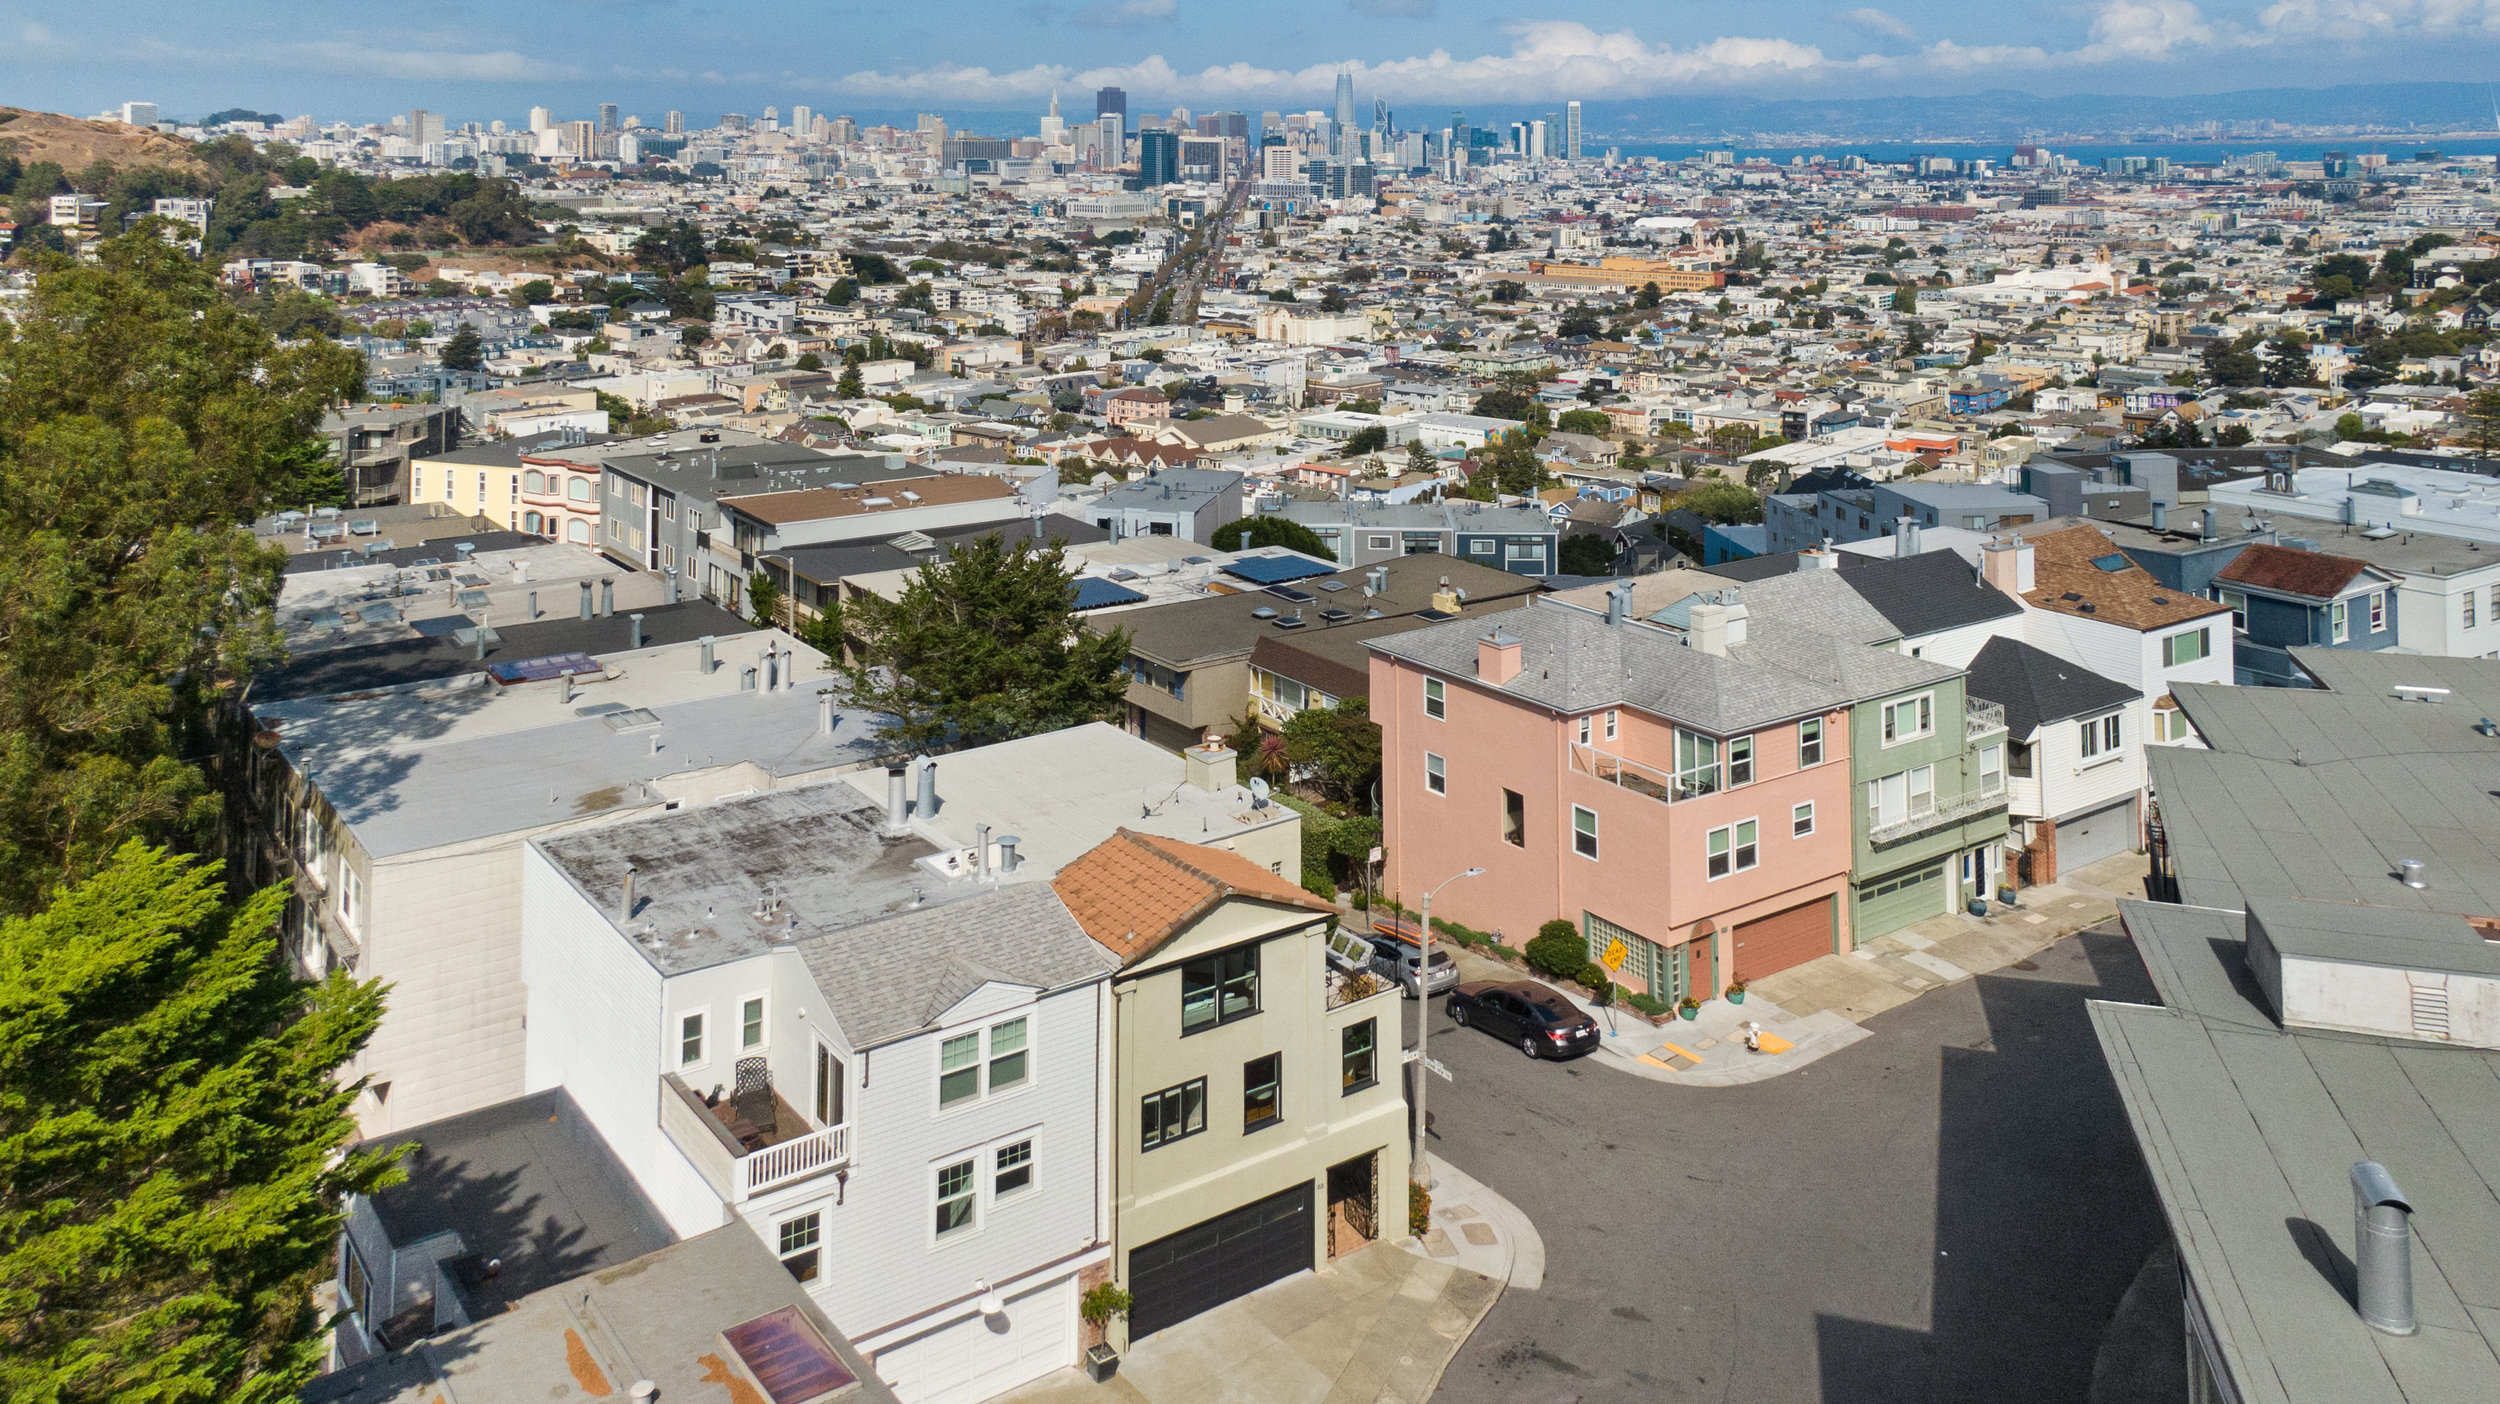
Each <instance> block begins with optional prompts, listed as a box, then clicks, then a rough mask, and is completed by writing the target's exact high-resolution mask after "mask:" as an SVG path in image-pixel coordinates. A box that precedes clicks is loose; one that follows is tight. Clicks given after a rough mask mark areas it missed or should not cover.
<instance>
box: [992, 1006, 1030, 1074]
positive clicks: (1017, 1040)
mask: <svg viewBox="0 0 2500 1404" xmlns="http://www.w3.org/2000/svg"><path fill="white" fill-rule="evenodd" d="M1030 1029H1031V1023H1030V1021H1029V1020H1028V1019H1026V1018H1025V1017H1024V1016H1021V1015H1019V1016H1017V1017H1016V1018H1013V1019H1008V1020H1005V1021H1003V1022H1000V1023H996V1024H992V1025H990V1030H989V1044H990V1058H989V1069H990V1091H992V1092H994V1093H995V1092H1004V1091H1006V1090H1007V1089H1008V1088H1010V1087H1021V1086H1023V1085H1024V1083H1025V1081H1026V1079H1028V1078H1030V1077H1032V1075H1033V1059H1032V1050H1031V1049H1030V1048H1029V1047H1027V1042H1028V1038H1029V1034H1030Z"/></svg>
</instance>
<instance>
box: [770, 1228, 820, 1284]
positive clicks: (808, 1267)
mask: <svg viewBox="0 0 2500 1404" xmlns="http://www.w3.org/2000/svg"><path fill="white" fill-rule="evenodd" d="M773 1237H774V1240H775V1243H774V1251H775V1252H776V1253H778V1254H779V1255H780V1258H781V1265H782V1266H783V1267H785V1268H788V1269H789V1270H790V1276H792V1277H793V1278H796V1279H797V1280H799V1281H801V1282H813V1281H815V1280H816V1273H817V1271H818V1269H819V1268H820V1267H821V1266H822V1265H823V1259H824V1248H823V1246H822V1245H823V1243H824V1237H825V1216H824V1214H823V1213H822V1212H821V1211H818V1212H813V1213H806V1214H801V1215H799V1216H798V1217H797V1218H795V1219H784V1220H782V1221H781V1224H780V1226H779V1227H778V1228H777V1229H776V1230H775V1231H774V1234H773Z"/></svg>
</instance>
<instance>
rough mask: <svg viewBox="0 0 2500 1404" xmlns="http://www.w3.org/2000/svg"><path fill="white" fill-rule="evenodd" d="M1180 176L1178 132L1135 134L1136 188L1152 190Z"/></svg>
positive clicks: (1171, 182)
mask: <svg viewBox="0 0 2500 1404" xmlns="http://www.w3.org/2000/svg"><path fill="white" fill-rule="evenodd" d="M1180 178H1181V137H1180V133H1178V132H1169V131H1152V132H1139V133H1138V134H1137V188H1138V189H1140V190H1152V189H1154V188H1155V187H1157V186H1161V185H1172V184H1175V183H1177V182H1178V181H1179V180H1180Z"/></svg>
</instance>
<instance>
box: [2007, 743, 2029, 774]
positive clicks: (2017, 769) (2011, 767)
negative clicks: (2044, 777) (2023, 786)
mask: <svg viewBox="0 0 2500 1404" xmlns="http://www.w3.org/2000/svg"><path fill="white" fill-rule="evenodd" d="M2005 773H2006V774H2008V775H2011V776H2013V777H2014V778H2015V779H2017V780H2028V779H2030V778H2031V743H2030V742H2028V741H2013V742H2009V743H2007V745H2006V748H2005Z"/></svg>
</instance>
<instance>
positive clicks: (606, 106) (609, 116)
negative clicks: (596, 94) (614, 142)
mask: <svg viewBox="0 0 2500 1404" xmlns="http://www.w3.org/2000/svg"><path fill="white" fill-rule="evenodd" d="M599 130H600V132H602V133H603V134H604V133H607V132H613V131H615V130H616V104H615V103H612V102H603V103H601V104H599Z"/></svg>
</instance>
